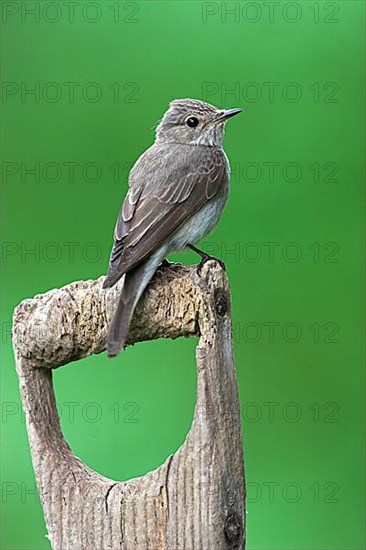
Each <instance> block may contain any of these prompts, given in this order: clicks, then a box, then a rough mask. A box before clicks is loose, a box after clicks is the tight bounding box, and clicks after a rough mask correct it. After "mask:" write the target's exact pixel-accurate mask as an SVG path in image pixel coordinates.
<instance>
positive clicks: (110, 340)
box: [103, 246, 166, 357]
mask: <svg viewBox="0 0 366 550" xmlns="http://www.w3.org/2000/svg"><path fill="white" fill-rule="evenodd" d="M165 254H166V246H164V247H161V248H160V249H159V250H158V251H157V252H155V254H153V255H152V256H151V257H150V258H149V259H148V260H147V261H146V262H144V263H143V264H140V265H139V266H137V267H135V268H134V269H132V270H131V271H129V272H128V273H126V275H125V281H124V285H123V288H122V291H121V295H120V298H119V301H118V305H117V309H116V311H115V314H114V317H113V320H112V323H111V325H110V328H109V331H108V337H107V352H108V355H109V357H115V356H116V355H117V354H118V353H119V351H121V349H123V348H124V347H125V345H126V340H127V336H128V329H129V325H130V322H131V319H132V316H133V312H134V311H135V307H136V305H137V303H138V301H139V299H140V297H141V295H142V293H143V292H144V290H145V288H146V286H147V285H148V283H149V282H150V280H151V279H152V277H153V275H154V273H155V271H156V269H157V267H158V265H159V264H160V262H161V261H162V260H163V259H164V257H165ZM117 280H118V279H117ZM103 286H104V285H103ZM111 286H113V285H111ZM106 288H108V287H106Z"/></svg>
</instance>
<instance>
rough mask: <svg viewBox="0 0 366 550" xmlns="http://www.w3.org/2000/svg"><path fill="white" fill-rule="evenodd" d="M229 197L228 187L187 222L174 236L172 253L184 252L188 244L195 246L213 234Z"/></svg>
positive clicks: (171, 246) (171, 245) (171, 247)
mask: <svg viewBox="0 0 366 550" xmlns="http://www.w3.org/2000/svg"><path fill="white" fill-rule="evenodd" d="M227 195H228V185H226V186H225V189H223V190H222V192H221V193H219V194H218V195H217V196H215V197H213V198H212V199H211V200H209V201H208V202H206V204H204V205H203V206H202V207H201V208H200V209H199V210H198V211H197V212H195V214H193V216H191V217H190V218H189V219H188V220H187V221H185V222H184V224H183V225H182V226H181V227H180V228H179V229H178V230H177V231H176V233H175V234H174V235H173V237H172V240H171V244H170V250H171V251H172V252H178V251H179V250H183V249H184V248H186V246H187V244H195V243H197V242H199V241H201V240H202V239H203V238H204V237H206V235H208V234H209V233H211V231H212V230H213V229H214V228H215V226H216V225H217V223H218V221H219V218H220V216H221V213H222V211H223V208H224V206H225V203H226V199H227Z"/></svg>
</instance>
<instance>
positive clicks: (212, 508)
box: [13, 261, 245, 550]
mask: <svg viewBox="0 0 366 550" xmlns="http://www.w3.org/2000/svg"><path fill="white" fill-rule="evenodd" d="M103 279H104V278H103V277H101V278H99V279H98V280H96V281H82V282H75V283H72V284H69V285H67V286H65V287H63V288H61V289H56V290H51V291H50V292H47V293H46V294H41V295H38V296H36V297H35V298H33V299H31V300H25V301H23V302H22V303H21V304H20V305H19V306H18V307H17V308H16V310H15V313H14V323H13V343H14V350H15V355H16V364H17V372H18V376H19V383H20V389H21V395H22V402H23V407H24V411H25V414H26V420H27V430H28V437H29V442H30V448H31V453H32V460H33V466H34V471H35V475H36V480H37V485H38V490H39V493H40V497H41V501H42V505H43V510H44V514H45V519H46V524H47V528H48V534H49V538H50V541H51V544H52V548H53V549H54V550H117V549H123V550H228V549H238V550H241V549H244V546H245V512H244V468H243V454H242V435H241V422H240V406H239V399H238V390H237V381H236V372H235V368H234V365H233V357H232V341H231V318H230V295H229V287H228V281H227V277H226V274H225V271H224V270H223V269H222V267H221V266H220V265H219V264H218V263H217V262H215V261H208V262H206V264H204V266H203V268H202V271H201V273H200V274H198V273H197V268H196V266H193V267H184V266H179V265H174V264H171V265H169V266H166V265H164V267H162V268H161V269H159V270H158V272H157V273H156V276H155V277H154V280H153V281H152V283H151V284H150V285H149V287H148V289H147V290H146V292H145V294H144V296H143V298H142V300H141V301H140V304H139V306H138V308H137V310H136V313H135V315H134V319H133V322H132V326H131V329H130V332H129V338H128V343H129V344H132V343H135V342H139V341H142V340H149V339H154V338H161V337H164V338H176V337H179V336H192V335H199V336H200V339H199V344H198V347H197V352H196V357H197V373H198V374H197V376H198V384H197V402H196V407H195V413H194V419H193V422H192V426H191V429H190V431H189V433H188V435H187V438H186V440H185V442H184V443H183V445H182V446H181V447H180V448H179V449H178V451H177V452H176V453H175V454H174V455H172V456H170V457H169V458H168V459H167V460H166V462H165V463H164V464H162V465H161V466H159V467H158V468H157V469H156V470H153V471H151V472H149V473H147V474H146V475H144V476H143V477H139V478H136V479H132V480H129V481H123V482H120V481H113V480H111V479H108V478H106V477H103V476H101V475H100V474H98V473H97V472H94V471H93V470H91V469H90V468H88V467H87V466H86V465H85V464H83V463H82V462H81V461H80V460H79V459H78V458H76V457H75V456H74V455H73V454H72V451H71V450H70V447H69V446H68V444H67V443H66V441H65V439H64V437H63V434H62V432H61V428H60V423H59V418H58V414H57V410H56V402H55V395H54V391H53V386H52V369H54V368H57V367H60V366H61V365H66V364H67V363H70V362H72V361H76V360H78V359H80V358H82V357H86V356H88V355H90V354H92V353H100V352H102V351H103V350H104V349H105V340H106V330H107V326H108V323H109V321H110V319H111V316H112V313H113V310H114V307H115V305H116V302H117V299H118V294H119V291H120V288H121V284H122V282H121V283H119V284H118V285H117V287H115V288H113V289H110V290H107V291H106V290H103V289H102V283H103ZM125 360H126V359H125V357H124V355H123V353H122V354H121V355H120V356H119V357H118V358H117V359H114V361H120V362H121V363H123V361H125ZM172 368H174V365H172Z"/></svg>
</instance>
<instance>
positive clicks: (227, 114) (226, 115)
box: [216, 109, 243, 122]
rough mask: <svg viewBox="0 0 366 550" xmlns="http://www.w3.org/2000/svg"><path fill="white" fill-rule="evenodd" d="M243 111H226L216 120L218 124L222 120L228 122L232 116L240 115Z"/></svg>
mask: <svg viewBox="0 0 366 550" xmlns="http://www.w3.org/2000/svg"><path fill="white" fill-rule="evenodd" d="M242 111H243V109H224V110H223V111H221V112H220V114H219V117H218V118H217V119H216V122H221V121H222V120H227V119H228V118H231V117H232V116H235V115H238V114H239V113H241V112H242Z"/></svg>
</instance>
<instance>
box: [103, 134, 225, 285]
mask: <svg viewBox="0 0 366 550" xmlns="http://www.w3.org/2000/svg"><path fill="white" fill-rule="evenodd" d="M227 178H228V165H227V160H226V156H225V153H224V152H223V151H222V150H221V149H216V148H207V147H199V146H197V147H194V146H193V147H192V146H184V145H179V146H178V145H175V146H174V145H172V144H169V145H168V144H166V145H154V146H152V147H151V148H150V149H149V150H148V151H147V152H146V153H145V154H144V155H143V156H142V157H140V159H139V160H138V161H137V163H136V165H135V166H134V168H133V169H132V171H131V174H130V182H129V191H128V194H127V196H126V199H125V201H124V204H123V207H122V209H121V213H120V215H119V218H118V220H117V224H116V230H115V242H114V246H113V249H112V254H111V260H110V268H109V273H108V277H107V279H106V282H105V285H106V286H109V285H110V284H114V282H116V280H118V279H119V278H120V277H121V276H122V275H123V274H124V273H126V272H127V271H129V270H131V269H133V268H134V267H135V266H136V265H138V264H139V263H141V262H142V261H144V260H145V259H146V258H147V257H148V256H149V255H150V254H151V253H152V252H153V251H154V250H156V249H157V248H158V247H159V246H160V245H161V244H162V243H163V242H164V241H165V240H167V239H168V238H169V237H170V236H171V235H173V234H174V233H175V231H177V229H178V228H179V227H180V226H181V225H182V224H183V223H184V222H185V221H186V220H187V219H188V218H189V217H190V216H192V215H193V214H194V213H195V212H196V211H197V210H199V209H200V208H201V207H202V206H203V205H204V204H205V203H206V202H207V201H208V200H210V199H212V198H213V197H214V196H215V195H216V194H217V193H218V192H219V190H220V189H221V188H222V185H224V184H225V183H226V182H227Z"/></svg>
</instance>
